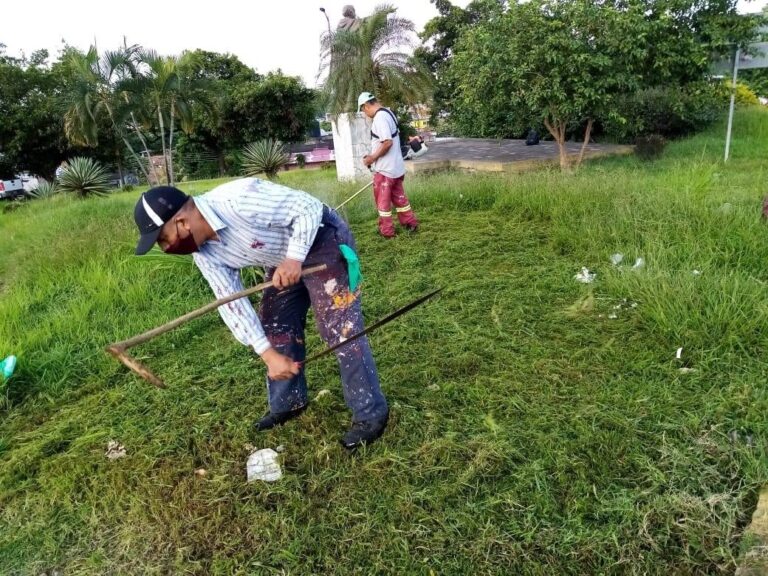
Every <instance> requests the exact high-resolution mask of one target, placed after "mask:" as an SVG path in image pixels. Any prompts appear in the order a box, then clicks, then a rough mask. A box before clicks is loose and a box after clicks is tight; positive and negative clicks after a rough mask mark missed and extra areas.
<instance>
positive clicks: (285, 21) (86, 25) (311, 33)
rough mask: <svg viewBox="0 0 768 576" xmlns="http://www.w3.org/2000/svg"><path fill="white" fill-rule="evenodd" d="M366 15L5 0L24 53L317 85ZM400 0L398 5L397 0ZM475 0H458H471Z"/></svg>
mask: <svg viewBox="0 0 768 576" xmlns="http://www.w3.org/2000/svg"><path fill="white" fill-rule="evenodd" d="M349 3H352V4H353V5H354V6H355V8H356V10H357V14H358V16H361V15H362V16H365V15H367V14H369V13H371V12H372V11H373V9H374V7H375V6H376V5H378V4H380V3H382V0H357V1H356V2H355V1H352V2H350V0H279V1H278V0H252V1H251V2H250V3H248V2H243V1H242V0H240V1H237V2H236V1H235V0H212V1H208V2H201V1H200V0H188V1H185V2H181V1H179V0H131V1H130V2H125V3H122V2H121V3H119V4H118V3H116V2H110V1H109V0H101V1H94V0H66V1H63V0H47V1H43V0H3V2H2V4H3V6H2V9H1V10H0V12H1V13H2V21H3V26H2V27H0V43H2V44H5V45H6V46H7V48H6V52H7V53H8V54H9V55H11V56H19V55H20V54H21V53H22V52H23V53H25V54H27V55H30V54H31V53H32V52H33V51H34V50H37V49H40V48H46V49H48V51H49V52H50V54H51V56H53V57H55V56H56V55H57V54H58V51H59V49H60V48H61V47H62V40H65V41H66V42H67V43H68V44H70V45H72V46H76V47H77V48H80V49H83V50H85V49H87V48H88V46H90V45H91V44H93V42H94V41H96V44H97V46H98V48H99V50H104V49H114V48H117V47H118V46H120V45H122V43H123V36H125V37H126V38H127V41H128V44H140V45H142V46H144V47H145V48H153V49H154V50H156V51H157V52H158V53H160V54H165V55H172V54H179V53H181V52H182V51H183V50H194V49H196V48H201V49H203V50H210V51H213V52H222V53H225V52H229V53H231V54H235V55H236V56H238V57H239V58H240V60H242V61H243V62H244V63H245V64H247V65H248V66H250V67H252V68H254V69H256V71H257V72H260V73H266V72H269V71H270V70H276V69H278V68H280V69H281V70H282V71H283V72H284V73H286V74H290V75H293V76H301V77H302V78H303V79H304V81H305V83H306V84H307V85H308V86H314V85H315V79H316V75H317V69H318V65H319V56H318V53H319V44H320V34H321V33H322V32H323V31H325V30H327V27H328V23H327V22H326V19H325V16H324V15H323V13H322V12H320V7H321V6H322V7H324V8H325V9H326V13H327V14H328V17H329V20H330V24H331V27H332V28H335V27H336V24H337V22H338V20H339V19H340V18H341V10H342V7H343V6H344V5H345V4H349ZM392 3H393V4H395V5H398V4H396V3H395V2H394V1H392ZM468 3H469V0H455V1H454V4H456V5H458V6H462V7H464V6H466V5H467V4H468ZM767 3H768V0H753V1H751V2H748V1H746V0H739V11H740V12H744V13H747V12H759V11H760V10H761V9H762V8H763V7H764V6H765V5H766V4H767ZM398 6H399V7H398V14H399V15H400V16H402V17H405V18H408V19H410V20H412V21H413V22H414V24H415V25H416V29H417V30H418V31H421V29H422V28H423V27H424V24H425V23H426V22H427V21H428V20H429V19H430V18H432V17H434V16H436V15H437V11H436V10H435V8H434V6H432V4H430V3H429V0H407V1H403V2H401V3H400V4H399V5H398Z"/></svg>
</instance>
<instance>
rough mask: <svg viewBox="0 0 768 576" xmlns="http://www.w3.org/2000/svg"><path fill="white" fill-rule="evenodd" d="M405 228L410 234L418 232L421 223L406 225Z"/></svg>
mask: <svg viewBox="0 0 768 576" xmlns="http://www.w3.org/2000/svg"><path fill="white" fill-rule="evenodd" d="M405 229H406V231H407V232H408V233H409V234H416V232H418V231H419V225H418V224H417V225H416V226H413V225H410V226H405Z"/></svg>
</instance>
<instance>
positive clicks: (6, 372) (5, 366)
mask: <svg viewBox="0 0 768 576" xmlns="http://www.w3.org/2000/svg"><path fill="white" fill-rule="evenodd" d="M0 369H2V372H3V379H4V380H8V378H10V377H11V376H13V371H14V370H15V369H16V356H8V357H7V358H6V359H5V360H3V361H2V362H0Z"/></svg>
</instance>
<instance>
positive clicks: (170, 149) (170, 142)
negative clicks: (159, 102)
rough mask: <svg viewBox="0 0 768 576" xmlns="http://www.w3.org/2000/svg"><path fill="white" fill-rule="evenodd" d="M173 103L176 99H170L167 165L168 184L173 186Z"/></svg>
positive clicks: (174, 181) (174, 176)
mask: <svg viewBox="0 0 768 576" xmlns="http://www.w3.org/2000/svg"><path fill="white" fill-rule="evenodd" d="M175 103H176V101H175V100H173V99H171V129H170V132H169V134H168V165H169V166H170V169H169V174H170V180H168V185H169V186H174V185H175V184H176V174H174V172H173V114H174V112H175V110H174V104H175Z"/></svg>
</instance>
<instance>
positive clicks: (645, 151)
mask: <svg viewBox="0 0 768 576" xmlns="http://www.w3.org/2000/svg"><path fill="white" fill-rule="evenodd" d="M666 145H667V140H666V138H664V136H662V135H661V134H649V135H648V136H640V137H638V138H637V140H636V141H635V154H637V156H638V157H639V158H641V159H642V160H655V159H656V158H659V157H660V156H661V155H662V153H663V152H664V148H665V147H666Z"/></svg>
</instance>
